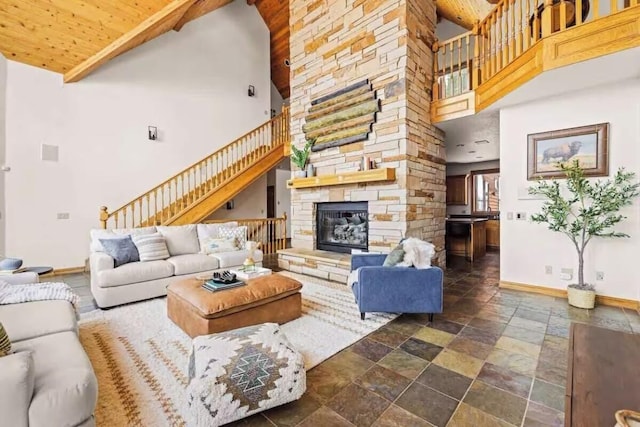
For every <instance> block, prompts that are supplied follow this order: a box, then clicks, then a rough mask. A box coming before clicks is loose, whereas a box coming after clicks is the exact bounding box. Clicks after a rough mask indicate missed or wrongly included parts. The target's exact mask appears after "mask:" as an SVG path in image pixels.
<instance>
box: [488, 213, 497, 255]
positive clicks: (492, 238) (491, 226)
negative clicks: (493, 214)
mask: <svg viewBox="0 0 640 427" xmlns="http://www.w3.org/2000/svg"><path fill="white" fill-rule="evenodd" d="M487 247H488V248H492V249H498V248H500V220H498V219H490V220H489V221H487Z"/></svg>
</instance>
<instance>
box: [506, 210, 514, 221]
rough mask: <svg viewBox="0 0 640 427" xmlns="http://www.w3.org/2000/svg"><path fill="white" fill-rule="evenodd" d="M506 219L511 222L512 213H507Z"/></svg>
mask: <svg viewBox="0 0 640 427" xmlns="http://www.w3.org/2000/svg"><path fill="white" fill-rule="evenodd" d="M507 219H508V220H509V221H511V220H512V219H513V212H507Z"/></svg>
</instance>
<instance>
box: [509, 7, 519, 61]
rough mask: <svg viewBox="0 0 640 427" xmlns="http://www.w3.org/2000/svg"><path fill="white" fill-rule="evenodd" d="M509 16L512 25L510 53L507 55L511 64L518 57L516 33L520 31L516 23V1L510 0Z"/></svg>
mask: <svg viewBox="0 0 640 427" xmlns="http://www.w3.org/2000/svg"><path fill="white" fill-rule="evenodd" d="M509 12H510V13H509V17H510V18H511V25H510V27H509V55H508V57H507V63H508V64H510V63H511V61H513V60H514V59H515V57H516V33H517V31H518V29H517V24H516V1H515V0H509Z"/></svg>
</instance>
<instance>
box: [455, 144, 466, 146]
mask: <svg viewBox="0 0 640 427" xmlns="http://www.w3.org/2000/svg"><path fill="white" fill-rule="evenodd" d="M456 147H464V144H456Z"/></svg>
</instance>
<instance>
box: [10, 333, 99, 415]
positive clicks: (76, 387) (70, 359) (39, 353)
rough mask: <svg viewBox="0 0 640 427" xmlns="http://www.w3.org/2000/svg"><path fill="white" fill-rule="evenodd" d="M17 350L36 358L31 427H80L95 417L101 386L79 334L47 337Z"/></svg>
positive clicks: (32, 341) (26, 343)
mask: <svg viewBox="0 0 640 427" xmlns="http://www.w3.org/2000/svg"><path fill="white" fill-rule="evenodd" d="M15 347H16V350H17V351H31V352H32V354H33V366H34V371H35V387H34V393H33V399H32V400H31V406H30V407H29V427H40V426H43V427H44V426H76V425H79V424H80V423H82V422H83V421H84V420H86V419H87V418H89V417H90V416H91V415H92V414H93V411H94V409H95V406H96V400H97V397H98V382H97V380H96V377H95V374H94V373H93V368H92V367H91V362H90V361H89V358H88V357H87V354H86V353H85V352H84V349H83V348H82V345H81V344H80V341H79V340H78V337H77V336H76V334H74V333H73V332H61V333H58V334H52V335H46V336H42V337H39V338H34V339H31V340H27V341H22V342H20V343H17V344H16V346H15Z"/></svg>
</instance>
